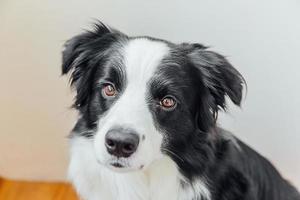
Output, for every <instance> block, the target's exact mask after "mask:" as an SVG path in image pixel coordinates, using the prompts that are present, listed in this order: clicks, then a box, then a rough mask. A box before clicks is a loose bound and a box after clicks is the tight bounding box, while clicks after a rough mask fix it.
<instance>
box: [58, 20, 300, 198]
mask: <svg viewBox="0 0 300 200" xmlns="http://www.w3.org/2000/svg"><path fill="white" fill-rule="evenodd" d="M70 71H71V72H72V73H71V84H72V85H73V86H74V88H75V89H76V98H75V103H74V107H75V108H76V109H77V110H78V111H79V118H78V121H77V123H76V125H75V127H74V130H73V132H72V134H71V136H70V137H71V160H70V166H69V177H70V179H71V181H72V182H73V184H74V186H75V188H76V190H77V191H78V193H79V194H80V196H81V197H82V198H83V199H86V200H100V199H104V200H166V199H172V200H299V199H300V197H299V194H298V192H297V191H296V189H295V188H293V187H292V186H291V185H290V184H289V183H288V182H287V181H285V180H284V179H283V178H282V177H281V176H280V174H279V173H278V172H277V171H276V169H274V167H273V166H272V165H271V164H270V163H269V162H268V161H267V160H266V159H265V158H263V157H262V156H260V155H259V154H258V153H256V152H255V151H253V150H252V149H251V148H249V147H248V146H247V145H245V144H244V143H242V142H241V141H240V140H238V139H237V138H235V137H234V136H233V135H231V133H229V132H227V131H225V130H222V129H221V128H218V127H217V125H216V120H217V113H218V111H219V110H220V109H223V110H225V108H226V102H225V96H228V97H229V99H231V100H232V101H233V103H234V104H236V105H240V102H241V99H242V89H243V85H244V80H243V78H242V76H241V75H240V73H239V72H238V71H237V70H236V69H234V68H233V67H232V65H231V64H230V63H229V62H228V61H227V60H226V59H225V58H224V57H223V56H221V55H219V54H217V53H215V52H212V51H210V50H208V49H207V48H206V47H205V46H203V45H201V44H190V43H182V44H174V43H171V42H168V41H165V40H160V39H155V38H151V37H129V36H127V35H125V34H123V33H121V32H119V31H116V30H114V29H111V28H109V27H107V26H105V25H103V24H102V23H100V22H99V23H97V24H96V25H95V29H94V30H93V31H87V32H85V33H83V34H81V35H78V36H76V37H74V38H72V39H71V40H69V41H68V42H67V43H66V45H65V50H64V51H63V66H62V72H63V74H66V73H68V72H70ZM106 83H110V84H113V85H114V86H115V87H116V89H117V91H118V94H117V96H115V97H113V98H107V97H104V96H103V92H102V89H103V85H105V84H106ZM168 95H171V96H172V97H173V98H175V99H176V101H177V104H176V107H175V108H174V109H171V110H166V109H164V108H162V106H161V105H160V104H159V102H160V100H161V99H162V98H164V97H165V96H168ZM116 127H119V128H120V127H121V128H123V129H130V130H134V131H135V132H136V133H137V134H138V136H139V138H140V143H139V145H138V148H137V150H136V152H135V153H134V154H132V155H131V156H130V157H128V158H122V157H121V158H118V157H115V156H112V155H111V154H109V153H108V152H107V150H106V148H105V145H104V143H105V135H106V134H107V132H108V131H109V130H111V129H114V128H116ZM116 163H117V165H115V164H116Z"/></svg>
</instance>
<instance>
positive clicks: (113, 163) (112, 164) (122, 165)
mask: <svg viewBox="0 0 300 200" xmlns="http://www.w3.org/2000/svg"><path fill="white" fill-rule="evenodd" d="M110 165H111V166H113V167H116V168H124V167H125V166H124V164H122V163H120V162H112V163H110Z"/></svg>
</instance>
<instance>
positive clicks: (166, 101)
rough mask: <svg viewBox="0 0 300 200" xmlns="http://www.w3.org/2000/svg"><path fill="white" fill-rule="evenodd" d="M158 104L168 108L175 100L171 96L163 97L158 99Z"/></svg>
mask: <svg viewBox="0 0 300 200" xmlns="http://www.w3.org/2000/svg"><path fill="white" fill-rule="evenodd" d="M160 105H161V106H162V107H164V108H167V109H170V108H173V107H175V105H176V101H175V99H174V98H172V97H165V98H163V99H162V100H161V101H160Z"/></svg>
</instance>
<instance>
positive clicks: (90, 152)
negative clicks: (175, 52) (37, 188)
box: [69, 38, 210, 200]
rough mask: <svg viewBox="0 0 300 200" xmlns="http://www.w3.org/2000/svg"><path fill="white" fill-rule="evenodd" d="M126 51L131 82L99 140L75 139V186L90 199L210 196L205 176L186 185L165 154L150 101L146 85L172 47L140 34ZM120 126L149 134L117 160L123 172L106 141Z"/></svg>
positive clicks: (175, 199)
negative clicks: (112, 129) (107, 135)
mask: <svg viewBox="0 0 300 200" xmlns="http://www.w3.org/2000/svg"><path fill="white" fill-rule="evenodd" d="M122 53H123V56H124V57H123V58H124V60H123V63H124V69H125V70H124V71H125V73H126V80H127V85H126V88H125V90H124V92H123V93H122V95H121V96H120V97H119V99H118V100H117V101H116V102H115V103H114V105H113V106H112V107H111V108H110V109H109V110H108V112H107V113H106V114H105V115H104V116H103V117H102V118H101V119H100V121H99V123H98V132H97V133H96V135H95V137H94V139H88V138H83V137H79V136H76V135H75V136H74V137H73V138H72V139H71V160H70V166H69V177H70V179H71V180H72V182H73V183H74V185H75V187H76V190H77V191H78V193H79V194H80V195H81V196H82V197H83V199H85V200H100V199H103V200H166V199H172V200H190V199H192V198H199V197H200V196H199V195H202V196H203V197H205V198H206V199H210V193H209V191H208V189H207V187H206V185H205V184H204V182H202V181H201V180H200V179H199V180H196V181H195V182H194V183H192V184H190V183H187V184H186V185H187V186H186V187H184V188H182V187H181V185H180V182H181V181H184V179H183V178H182V176H181V174H180V173H179V171H178V169H177V166H176V164H175V163H174V162H173V161H172V160H171V159H170V158H169V157H167V156H164V155H163V154H162V153H161V151H160V147H161V144H162V133H160V132H159V131H158V130H157V128H156V127H155V125H154V121H153V119H152V115H151V113H150V111H149V108H148V105H147V103H146V97H147V93H148V92H149V91H148V89H149V87H148V85H147V83H148V81H149V80H150V79H151V77H152V76H153V74H154V72H155V70H156V69H157V67H158V65H159V63H160V62H161V60H162V59H163V58H164V56H166V55H167V54H168V53H169V48H168V46H167V45H166V44H164V43H162V42H157V41H151V40H148V39H145V38H138V39H134V40H131V41H129V42H128V43H127V44H126V45H125V46H124V47H123V49H122ZM116 126H122V127H128V128H133V129H134V130H135V131H136V132H137V133H138V134H140V138H142V135H144V136H145V139H144V140H142V139H140V144H139V147H138V149H137V151H136V152H135V153H134V154H133V155H132V156H130V157H129V158H126V159H125V158H122V159H119V160H118V161H119V162H122V164H124V165H125V169H121V170H120V169H116V168H114V167H112V166H111V165H110V163H111V162H113V161H116V158H115V157H113V156H111V155H110V154H108V152H107V151H106V148H105V145H104V141H105V134H106V133H107V131H108V130H110V129H111V128H113V127H116ZM141 168H143V169H141ZM119 171H121V172H119ZM125 171H126V172H125Z"/></svg>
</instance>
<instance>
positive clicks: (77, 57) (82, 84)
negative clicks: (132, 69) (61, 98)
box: [62, 22, 114, 108]
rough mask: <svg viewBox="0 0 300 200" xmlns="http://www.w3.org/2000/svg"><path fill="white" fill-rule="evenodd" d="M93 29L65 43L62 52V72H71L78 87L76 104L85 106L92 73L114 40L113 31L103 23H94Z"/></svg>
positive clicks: (73, 82)
mask: <svg viewBox="0 0 300 200" xmlns="http://www.w3.org/2000/svg"><path fill="white" fill-rule="evenodd" d="M94 26H95V28H94V30H93V31H86V32H85V33H82V34H80V35H77V36H75V37H73V38H71V39H70V40H68V41H67V42H66V43H65V49H64V50H63V53H62V74H63V75H65V74H67V73H69V72H72V73H71V76H70V81H71V85H72V86H74V87H75V88H76V92H77V93H76V98H75V103H74V106H75V107H76V108H80V107H83V106H84V105H85V104H86V102H87V100H88V98H89V94H90V90H91V89H92V87H91V82H92V81H91V80H92V75H93V72H94V70H95V67H96V65H98V64H99V62H100V61H101V52H103V51H105V49H107V48H108V46H109V45H110V43H111V42H112V40H113V39H114V38H113V36H112V31H111V29H110V28H108V27H107V26H105V25H104V24H103V23H101V22H98V23H97V24H95V25H94Z"/></svg>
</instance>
